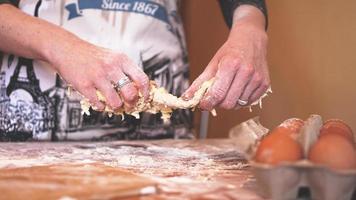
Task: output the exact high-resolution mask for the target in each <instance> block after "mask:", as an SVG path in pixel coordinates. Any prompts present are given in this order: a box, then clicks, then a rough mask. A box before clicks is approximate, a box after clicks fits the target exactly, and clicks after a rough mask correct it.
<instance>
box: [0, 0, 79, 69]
mask: <svg viewBox="0 0 356 200" xmlns="http://www.w3.org/2000/svg"><path fill="white" fill-rule="evenodd" d="M77 41H80V39H79V38H78V37H76V36H75V35H73V34H71V33H70V32H68V31H66V30H64V29H62V28H60V27H59V26H56V25H54V24H51V23H49V22H46V21H44V20H42V19H38V18H35V17H32V16H30V15H27V14H25V13H23V12H22V11H20V10H19V9H17V8H16V7H14V6H11V5H10V4H1V5H0V50H1V51H3V52H6V53H12V54H16V55H19V56H24V57H27V58H33V59H39V60H43V61H47V62H50V60H51V59H52V58H53V56H54V54H55V51H56V50H58V52H60V51H65V50H66V49H69V48H73V47H74V46H73V45H74V44H75V43H76V42H77Z"/></svg>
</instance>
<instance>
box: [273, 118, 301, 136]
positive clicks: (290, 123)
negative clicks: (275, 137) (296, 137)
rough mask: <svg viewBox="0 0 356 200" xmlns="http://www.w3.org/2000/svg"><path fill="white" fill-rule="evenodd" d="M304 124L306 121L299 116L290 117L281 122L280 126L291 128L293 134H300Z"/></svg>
mask: <svg viewBox="0 0 356 200" xmlns="http://www.w3.org/2000/svg"><path fill="white" fill-rule="evenodd" d="M303 126H304V121H303V120H301V119H299V118H290V119H287V120H285V121H284V122H283V123H281V124H280V125H279V126H278V127H285V128H287V129H289V131H290V133H291V134H299V132H300V130H301V129H302V127H303Z"/></svg>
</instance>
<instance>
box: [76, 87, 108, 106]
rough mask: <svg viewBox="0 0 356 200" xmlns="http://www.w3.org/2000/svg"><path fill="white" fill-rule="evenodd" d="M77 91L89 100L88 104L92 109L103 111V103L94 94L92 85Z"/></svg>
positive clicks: (94, 90)
mask: <svg viewBox="0 0 356 200" xmlns="http://www.w3.org/2000/svg"><path fill="white" fill-rule="evenodd" d="M79 93H80V94H82V95H83V96H84V97H85V98H86V99H88V100H89V102H90V105H91V106H92V107H93V109H94V110H96V111H104V109H105V105H104V103H102V102H100V101H99V99H98V97H97V96H96V89H95V88H94V86H92V87H91V88H88V89H83V90H80V91H79Z"/></svg>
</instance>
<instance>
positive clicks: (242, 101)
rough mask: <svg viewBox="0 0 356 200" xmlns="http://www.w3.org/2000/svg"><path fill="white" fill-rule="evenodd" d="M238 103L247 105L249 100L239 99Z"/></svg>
mask: <svg viewBox="0 0 356 200" xmlns="http://www.w3.org/2000/svg"><path fill="white" fill-rule="evenodd" d="M237 104H239V105H240V106H246V105H247V104H248V101H245V100H241V99H237Z"/></svg>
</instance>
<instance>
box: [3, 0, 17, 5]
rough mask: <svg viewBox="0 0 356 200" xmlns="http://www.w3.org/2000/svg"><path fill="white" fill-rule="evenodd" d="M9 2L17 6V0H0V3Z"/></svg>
mask: <svg viewBox="0 0 356 200" xmlns="http://www.w3.org/2000/svg"><path fill="white" fill-rule="evenodd" d="M3 3H11V4H12V5H14V6H18V4H19V0H0V4H3Z"/></svg>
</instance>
